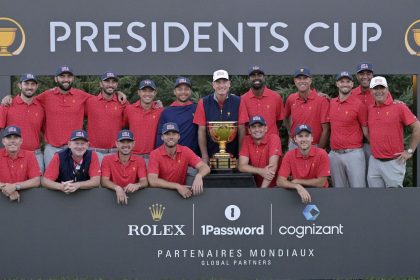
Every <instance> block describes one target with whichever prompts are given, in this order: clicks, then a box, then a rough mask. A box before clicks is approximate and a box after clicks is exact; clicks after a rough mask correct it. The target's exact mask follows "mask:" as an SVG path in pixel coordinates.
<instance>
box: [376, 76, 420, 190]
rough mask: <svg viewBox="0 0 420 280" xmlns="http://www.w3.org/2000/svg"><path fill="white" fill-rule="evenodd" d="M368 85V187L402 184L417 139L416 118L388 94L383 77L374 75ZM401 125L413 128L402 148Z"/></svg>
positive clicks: (418, 125) (419, 129)
mask: <svg viewBox="0 0 420 280" xmlns="http://www.w3.org/2000/svg"><path fill="white" fill-rule="evenodd" d="M370 88H371V89H372V93H373V96H374V98H375V104H374V105H373V106H370V107H369V108H368V126H369V135H370V143H371V148H372V155H371V157H370V159H369V170H368V184H369V187H370V188H384V187H387V188H389V187H403V181H404V175H405V165H406V161H407V160H408V159H410V158H411V157H412V156H413V153H414V151H415V150H416V148H417V145H418V144H419V141H420V122H419V121H418V119H417V118H416V116H415V115H413V113H412V112H411V111H410V109H408V107H407V106H406V105H405V104H403V103H395V102H393V101H392V100H390V99H389V98H388V96H389V95H390V93H389V91H388V84H387V81H386V79H385V78H384V77H381V76H377V77H374V78H373V79H372V80H371V82H370ZM404 126H410V127H411V128H412V129H413V132H412V138H411V141H410V144H409V146H408V148H407V150H404Z"/></svg>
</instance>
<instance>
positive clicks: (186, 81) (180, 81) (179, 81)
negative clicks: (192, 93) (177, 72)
mask: <svg viewBox="0 0 420 280" xmlns="http://www.w3.org/2000/svg"><path fill="white" fill-rule="evenodd" d="M179 85H187V86H189V87H190V88H191V81H190V79H188V78H186V77H178V78H177V79H176V81H175V87H178V86H179Z"/></svg>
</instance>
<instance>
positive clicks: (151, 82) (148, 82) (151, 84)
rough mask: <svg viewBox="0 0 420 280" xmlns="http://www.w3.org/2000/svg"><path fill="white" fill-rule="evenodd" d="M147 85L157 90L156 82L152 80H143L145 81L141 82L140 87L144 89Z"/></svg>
mask: <svg viewBox="0 0 420 280" xmlns="http://www.w3.org/2000/svg"><path fill="white" fill-rule="evenodd" d="M147 87H149V88H152V89H154V90H156V85H155V82H153V81H152V80H143V81H141V82H140V84H139V89H144V88H147Z"/></svg>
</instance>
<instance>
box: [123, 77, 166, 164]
mask: <svg viewBox="0 0 420 280" xmlns="http://www.w3.org/2000/svg"><path fill="white" fill-rule="evenodd" d="M137 93H138V95H139V96H140V100H139V101H137V102H136V103H134V104H131V105H129V106H127V107H126V108H125V111H124V123H125V125H128V126H129V128H130V130H131V131H132V132H133V134H134V138H135V139H136V142H135V146H134V149H133V153H134V154H137V155H141V156H142V157H143V158H144V159H145V160H146V163H147V162H148V158H149V154H150V152H151V151H153V149H154V147H155V139H156V138H155V135H156V131H157V128H158V123H159V118H160V114H161V113H162V111H163V108H162V107H161V106H159V105H158V104H157V103H156V102H155V101H154V99H155V96H156V94H157V92H156V85H155V82H153V81H152V80H143V81H141V82H140V84H139V90H138V91H137Z"/></svg>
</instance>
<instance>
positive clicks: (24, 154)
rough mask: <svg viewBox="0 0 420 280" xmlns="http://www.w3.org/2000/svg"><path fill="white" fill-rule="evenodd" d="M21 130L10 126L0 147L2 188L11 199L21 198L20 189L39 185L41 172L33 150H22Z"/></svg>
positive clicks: (0, 187)
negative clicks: (0, 147) (2, 146)
mask: <svg viewBox="0 0 420 280" xmlns="http://www.w3.org/2000/svg"><path fill="white" fill-rule="evenodd" d="M22 142H23V140H22V135H21V130H20V128H19V127H17V126H8V127H6V128H5V129H4V131H3V137H2V143H3V145H4V148H3V149H0V190H1V191H2V193H3V194H4V195H5V196H7V197H8V198H9V199H10V200H12V201H13V200H17V201H19V200H20V193H19V192H20V191H21V190H24V189H29V188H34V187H38V186H39V183H40V176H41V172H40V170H39V167H38V164H37V162H36V158H35V155H34V153H33V152H31V151H26V150H22V149H21V147H22Z"/></svg>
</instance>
